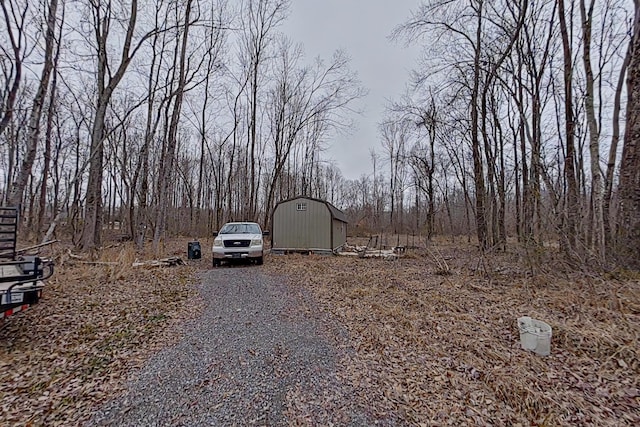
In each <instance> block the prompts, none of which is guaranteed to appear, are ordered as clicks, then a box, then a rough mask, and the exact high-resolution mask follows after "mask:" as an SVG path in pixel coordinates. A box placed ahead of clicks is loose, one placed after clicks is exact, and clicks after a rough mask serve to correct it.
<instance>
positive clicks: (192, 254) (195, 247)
mask: <svg viewBox="0 0 640 427" xmlns="http://www.w3.org/2000/svg"><path fill="white" fill-rule="evenodd" d="M187 257H188V258H189V259H200V258H202V249H201V248H200V242H189V245H188V246H187Z"/></svg>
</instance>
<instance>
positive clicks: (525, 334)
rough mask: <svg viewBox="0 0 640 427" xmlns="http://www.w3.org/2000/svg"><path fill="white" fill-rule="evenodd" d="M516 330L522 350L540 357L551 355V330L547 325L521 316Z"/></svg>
mask: <svg viewBox="0 0 640 427" xmlns="http://www.w3.org/2000/svg"><path fill="white" fill-rule="evenodd" d="M518 329H519V330H520V345H521V346H522V348H523V349H525V350H530V351H533V352H534V353H536V354H538V355H540V356H548V355H549V354H550V353H551V334H552V330H551V326H549V324H547V323H545V322H543V321H541V320H537V319H532V318H531V317H529V316H523V317H520V318H518Z"/></svg>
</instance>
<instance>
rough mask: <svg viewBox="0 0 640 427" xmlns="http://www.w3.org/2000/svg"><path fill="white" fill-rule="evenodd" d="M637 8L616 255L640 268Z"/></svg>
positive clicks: (638, 6)
mask: <svg viewBox="0 0 640 427" xmlns="http://www.w3.org/2000/svg"><path fill="white" fill-rule="evenodd" d="M634 5H635V17H634V20H633V38H632V40H631V43H632V47H631V52H632V54H631V62H630V63H629V68H628V74H627V93H628V101H627V124H626V127H625V133H624V148H623V149H622V162H621V164H620V184H619V187H618V194H619V196H618V197H619V202H618V210H619V220H618V229H617V230H618V231H617V237H618V241H617V251H616V252H617V256H618V258H619V260H620V261H621V262H622V263H624V265H627V266H629V267H632V268H636V269H640V257H638V254H639V253H640V0H634Z"/></svg>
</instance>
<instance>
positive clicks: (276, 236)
mask: <svg viewBox="0 0 640 427" xmlns="http://www.w3.org/2000/svg"><path fill="white" fill-rule="evenodd" d="M271 224H272V229H271V251H272V252H274V253H283V252H333V251H336V250H339V249H340V248H341V247H342V245H344V244H345V242H346V241H347V219H346V217H345V215H344V213H343V212H342V211H341V210H340V209H338V208H336V207H335V206H333V205H332V204H331V203H329V202H327V201H325V200H320V199H314V198H310V197H303V196H298V197H294V198H291V199H288V200H283V201H281V202H279V203H278V204H277V205H276V207H275V208H274V210H273V219H272V222H271Z"/></svg>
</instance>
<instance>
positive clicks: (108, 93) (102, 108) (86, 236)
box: [81, 0, 159, 250]
mask: <svg viewBox="0 0 640 427" xmlns="http://www.w3.org/2000/svg"><path fill="white" fill-rule="evenodd" d="M114 6H115V5H114V4H112V3H111V1H108V0H107V1H103V0H89V9H90V13H91V17H92V23H93V28H94V36H95V40H94V42H95V47H96V52H95V53H96V55H97V64H96V65H97V73H96V81H97V92H98V93H97V99H96V107H95V108H96V110H95V116H94V119H93V125H92V129H91V164H90V167H89V181H88V183H87V200H86V209H85V218H84V227H83V230H82V245H81V246H82V248H83V249H85V250H93V249H95V248H97V247H98V246H100V243H101V231H102V176H103V156H104V146H103V143H104V138H105V117H106V113H107V108H108V106H109V103H110V101H111V97H112V95H113V92H114V91H115V89H116V88H117V87H118V85H119V84H120V82H121V81H122V78H123V77H124V75H125V72H126V71H127V68H128V67H129V65H130V64H131V61H132V60H133V58H134V56H135V54H136V53H137V52H138V50H139V49H140V48H141V47H142V45H143V43H144V42H145V41H146V40H147V39H149V38H150V37H152V36H153V35H154V34H156V33H157V32H158V31H159V29H158V28H154V29H152V30H149V31H147V32H145V33H143V35H142V36H141V37H140V38H139V39H138V40H137V41H135V40H134V37H135V35H136V33H137V32H138V31H139V28H137V23H138V22H137V18H138V1H137V0H131V5H130V7H129V11H128V15H129V19H128V20H127V21H126V27H125V35H124V39H123V40H122V45H121V46H122V50H121V53H120V61H119V64H118V65H117V67H114V66H113V65H112V64H111V59H110V56H109V51H110V47H109V41H110V36H113V34H112V33H111V29H112V25H114V24H115V23H116V21H117V20H118V19H120V18H121V17H120V15H119V13H121V14H122V15H124V16H126V14H127V12H126V11H125V10H122V11H118V10H117V9H116V8H115V7H114ZM114 68H115V72H113V74H112V70H113V69H114Z"/></svg>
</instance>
